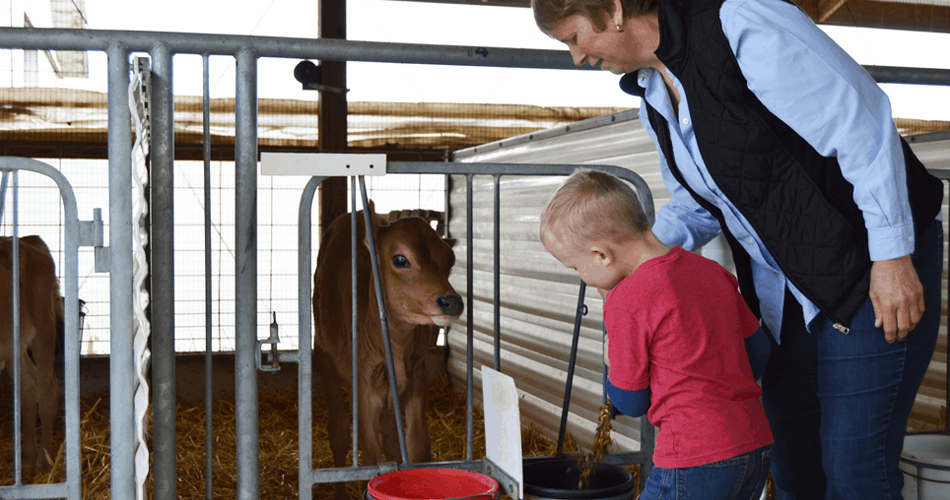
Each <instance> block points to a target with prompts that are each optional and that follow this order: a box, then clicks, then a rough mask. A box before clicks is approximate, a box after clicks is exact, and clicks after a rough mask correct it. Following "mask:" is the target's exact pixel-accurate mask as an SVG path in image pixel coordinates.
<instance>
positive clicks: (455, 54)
mask: <svg viewBox="0 0 950 500" xmlns="http://www.w3.org/2000/svg"><path fill="white" fill-rule="evenodd" d="M160 42H161V43H167V44H168V45H169V46H170V48H171V50H172V52H175V53H192V54H211V55H234V54H237V53H238V52H239V51H240V50H242V49H249V50H253V51H254V52H255V53H256V54H258V56H260V57H280V58H292V59H319V60H325V61H364V62H385V63H410V64H437V65H447V66H485V67H507V68H535V69H575V70H581V71H592V70H596V69H597V68H594V67H592V66H589V65H586V66H580V67H577V66H574V63H573V60H572V58H571V56H570V53H569V52H568V51H563V50H542V49H515V48H508V47H477V46H457V45H429V44H409V43H402V44H400V43H386V42H364V41H354V40H333V39H311V38H281V37H261V36H243V35H217V34H203V33H176V32H158V31H119V30H69V29H55V28H0V48H20V49H27V50H37V49H38V50H106V49H107V48H108V47H109V46H110V45H112V44H115V43H118V44H122V45H124V46H126V47H128V48H129V50H131V51H136V52H148V51H150V50H151V49H152V47H153V46H154V45H155V44H156V43H160ZM864 68H865V70H867V72H868V73H870V75H871V77H872V78H874V79H875V80H876V81H878V82H880V83H903V84H921V85H950V70H945V69H932V68H902V67H895V66H872V65H868V66H864Z"/></svg>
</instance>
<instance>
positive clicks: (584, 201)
mask: <svg viewBox="0 0 950 500" xmlns="http://www.w3.org/2000/svg"><path fill="white" fill-rule="evenodd" d="M638 200H639V198H638V197H637V195H636V193H635V192H634V190H633V188H631V187H630V186H629V185H628V184H627V183H626V182H624V181H622V180H620V179H619V178H617V177H615V176H613V175H610V174H606V173H604V172H599V171H596V170H588V169H580V170H577V171H576V172H574V173H573V174H571V176H570V177H568V178H567V180H566V181H564V184H563V185H561V187H560V188H559V189H558V190H557V192H555V193H554V196H552V197H551V200H550V201H549V202H548V204H547V207H545V209H544V212H543V213H542V214H541V239H542V241H544V239H545V232H546V231H547V230H556V232H557V233H558V234H559V235H566V236H567V238H570V241H571V242H572V244H573V245H574V246H575V247H577V246H579V245H583V244H586V243H588V242H593V241H598V240H608V241H613V242H616V243H623V242H625V241H626V240H628V239H629V238H630V237H632V236H639V235H642V234H643V233H644V232H646V231H647V230H649V229H650V223H649V222H648V221H647V218H646V215H645V214H644V213H643V208H642V207H641V206H640V202H639V201H638ZM555 228H556V229H555ZM563 243H567V242H563Z"/></svg>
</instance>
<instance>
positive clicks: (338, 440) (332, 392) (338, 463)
mask: <svg viewBox="0 0 950 500" xmlns="http://www.w3.org/2000/svg"><path fill="white" fill-rule="evenodd" d="M313 353H314V368H315V369H316V371H317V372H318V373H319V377H320V387H322V388H323V398H324V401H325V402H326V405H327V422H326V429H327V439H329V441H330V451H332V452H333V465H334V466H335V467H344V466H346V453H347V451H348V449H349V446H348V443H349V439H348V438H349V436H350V420H349V413H348V412H347V411H346V401H345V400H344V398H343V380H342V379H341V378H340V375H339V374H338V373H337V372H336V368H335V366H336V365H335V364H334V360H333V358H332V357H331V356H330V355H328V354H327V353H326V352H324V351H322V350H321V349H319V348H315V349H314V351H313ZM353 460H354V462H355V460H356V457H353ZM334 498H335V499H336V500H343V499H344V498H346V483H336V485H335V491H334Z"/></svg>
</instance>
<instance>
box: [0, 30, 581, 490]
mask: <svg viewBox="0 0 950 500" xmlns="http://www.w3.org/2000/svg"><path fill="white" fill-rule="evenodd" d="M0 48H14V49H24V50H80V51H89V50H97V51H104V52H105V53H106V54H107V56H108V90H109V103H108V108H109V119H108V122H109V133H108V157H109V223H110V224H109V227H110V231H109V239H110V241H109V245H108V247H109V252H108V256H109V257H108V258H109V263H110V269H112V270H113V273H112V274H111V276H110V283H111V284H110V303H111V311H112V312H111V321H110V329H111V335H112V341H111V348H110V351H111V354H110V375H109V377H110V384H109V385H110V401H109V405H110V411H111V413H110V419H111V431H110V439H111V459H110V462H111V493H112V496H113V498H123V499H126V498H128V499H131V498H143V494H144V493H143V491H142V481H144V477H145V475H146V474H148V473H149V471H148V462H147V458H148V456H147V450H145V449H144V447H141V446H138V445H137V442H138V437H139V436H137V435H136V430H137V429H139V430H140V429H141V428H142V426H141V418H142V416H143V415H144V413H143V411H142V409H141V403H142V401H141V400H140V399H137V398H138V397H139V394H137V393H136V391H135V383H136V379H137V376H136V374H135V364H136V359H135V357H136V349H135V345H134V344H133V340H132V339H133V333H134V332H133V330H134V321H135V319H134V316H135V312H134V311H135V304H134V299H133V288H134V286H135V285H134V281H133V269H135V264H134V261H135V255H134V254H135V253H136V252H135V250H134V249H133V243H134V242H133V239H134V238H133V236H134V235H135V234H136V233H135V232H134V231H135V230H136V227H135V225H136V224H137V222H134V221H133V217H132V214H133V200H132V196H131V192H130V189H129V186H131V185H133V175H132V173H133V171H134V168H133V165H132V158H133V145H132V144H133V143H132V130H131V129H132V127H131V126H130V124H131V122H132V116H131V113H130V110H129V95H130V91H129V59H130V56H131V54H132V53H147V54H148V55H149V57H150V59H151V78H150V85H151V89H150V95H151V109H150V110H149V111H150V123H151V131H150V141H149V142H150V148H149V149H150V157H151V166H152V169H151V172H152V181H153V183H154V184H155V186H154V187H157V188H158V189H153V191H152V197H151V200H150V202H151V206H150V210H151V211H152V213H153V218H152V221H153V224H152V234H153V241H152V243H153V255H157V256H158V258H157V259H155V260H153V262H152V269H151V273H152V274H151V277H152V294H151V297H150V298H151V301H152V304H151V305H152V311H153V318H160V320H159V321H156V322H154V323H153V324H152V325H151V338H152V353H151V363H152V375H153V382H154V385H155V386H156V387H159V388H160V390H159V391H156V393H154V394H153V400H152V416H153V425H152V430H153V438H154V442H155V443H158V445H157V446H156V450H155V453H154V465H153V471H152V473H153V474H154V478H155V483H154V484H155V491H154V493H155V498H157V499H166V498H176V497H177V494H176V481H177V476H176V457H175V450H174V449H172V448H170V447H168V443H174V436H175V427H174V413H175V395H174V389H173V388H174V386H175V378H174V357H175V352H174V288H173V272H174V267H173V264H174V263H173V259H172V252H173V250H174V239H173V229H174V219H173V217H172V213H173V212H172V206H173V205H172V203H173V200H172V197H171V193H172V192H173V188H174V175H173V172H174V170H173V167H174V149H175V146H174V128H173V125H174V113H173V108H174V105H173V95H172V84H171V82H172V74H173V65H172V58H173V56H174V55H176V54H197V55H202V56H203V57H204V58H205V60H207V57H208V56H211V55H215V56H232V57H234V59H235V63H236V99H235V129H236V133H235V146H234V157H235V169H236V190H235V191H236V194H235V205H236V207H237V208H236V217H235V219H236V227H237V230H236V231H235V233H236V236H235V242H234V245H233V248H235V249H236V250H235V254H236V258H235V274H236V278H235V309H236V311H237V313H236V317H235V337H236V344H235V366H236V369H235V390H236V391H235V392H236V398H235V399H236V407H237V414H236V434H237V452H238V457H239V460H238V465H237V469H238V470H237V490H238V497H239V498H240V499H256V498H258V497H259V496H260V493H259V480H258V471H259V454H258V449H257V446H258V427H257V425H258V414H257V404H256V403H257V373H256V371H257V370H256V367H255V365H256V363H255V360H254V358H255V356H256V354H255V351H256V348H257V345H256V342H257V324H256V322H257V234H256V230H257V227H256V221H257V218H256V214H257V197H256V190H257V158H258V155H257V153H258V151H257V65H258V60H259V59H260V58H264V57H274V58H293V59H313V60H327V61H365V62H386V63H412V64H438V65H450V66H451V65H455V66H482V67H492V66H494V67H512V68H539V69H574V67H573V64H572V63H571V60H570V58H569V57H568V56H567V53H566V52H565V51H555V50H532V49H509V48H495V47H466V46H436V45H422V44H392V43H379V42H356V41H348V40H323V39H295V38H277V37H252V36H230V35H216V34H191V33H160V32H146V31H142V32H135V31H111V30H64V29H46V28H30V29H24V28H0ZM206 64H207V63H206ZM206 68H207V66H206ZM204 79H205V83H204V99H205V103H206V104H205V116H206V117H207V115H208V108H207V102H209V91H208V88H209V85H208V73H207V70H206V71H205V75H204ZM207 122H208V120H207V118H206V120H205V131H206V132H205V137H208V132H207V127H208V124H207ZM207 148H208V142H207V140H206V142H205V149H206V154H205V169H206V171H207V170H208V169H209V168H210V167H209V155H208V154H207ZM208 370H209V371H208V372H207V375H206V377H207V378H210V368H208ZM136 401H138V405H139V410H138V411H137V410H136ZM207 405H208V406H206V408H208V411H209V412H210V408H209V407H210V398H209V401H208V402H207ZM208 439H209V442H210V440H211V436H208ZM143 453H144V454H145V455H144V457H145V458H146V461H144V462H143V461H142V460H140V459H141V458H142V456H143V455H142V454H143ZM209 455H210V454H209ZM207 468H208V474H207V481H208V485H207V491H208V496H209V497H210V495H211V483H210V481H211V473H210V472H211V461H210V456H209V458H208V463H207ZM5 494H7V493H6V492H5ZM10 494H11V495H14V494H16V495H20V493H10ZM29 495H30V496H27V497H21V496H16V497H14V498H45V497H46V496H47V495H46V493H45V492H42V493H29ZM54 496H55V495H54Z"/></svg>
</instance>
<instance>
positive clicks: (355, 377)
mask: <svg viewBox="0 0 950 500" xmlns="http://www.w3.org/2000/svg"><path fill="white" fill-rule="evenodd" d="M356 189H357V188H356V177H355V176H353V177H350V281H351V287H352V292H351V293H352V295H351V299H352V300H351V304H350V307H351V309H350V310H351V311H353V318H352V320H353V321H352V324H351V325H350V328H351V330H350V332H351V335H352V336H351V338H352V343H353V345H352V347H351V349H352V351H351V352H352V360H351V363H352V365H351V366H352V370H353V372H352V375H351V376H352V384H353V388H352V389H351V392H350V394H352V395H353V396H352V397H351V398H350V399H351V400H352V406H353V411H352V418H353V432H352V437H353V466H354V467H355V466H356V464H357V460H356V457H358V456H359V443H360V440H359V428H360V426H359V423H360V420H359V366H358V364H359V356H358V351H359V341H358V339H359V337H357V335H356V334H357V333H358V329H359V321H357V318H358V316H357V314H358V313H359V311H358V308H357V300H356V299H357V297H356V292H357V289H356ZM364 210H366V209H365V208H364ZM387 362H388V361H387Z"/></svg>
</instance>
